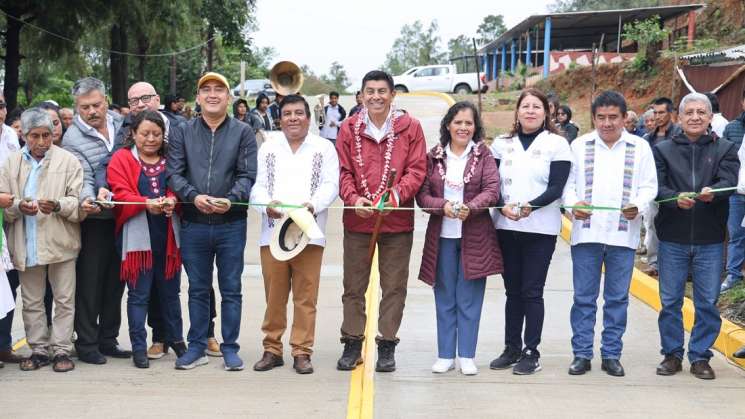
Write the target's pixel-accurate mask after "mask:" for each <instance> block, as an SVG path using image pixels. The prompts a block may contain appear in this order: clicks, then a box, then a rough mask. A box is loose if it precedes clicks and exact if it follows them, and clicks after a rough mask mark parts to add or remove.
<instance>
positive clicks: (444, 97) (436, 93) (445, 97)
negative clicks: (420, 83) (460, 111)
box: [396, 92, 455, 106]
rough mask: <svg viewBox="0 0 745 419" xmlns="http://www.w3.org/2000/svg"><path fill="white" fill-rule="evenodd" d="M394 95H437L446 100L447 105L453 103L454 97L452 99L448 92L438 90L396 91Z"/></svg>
mask: <svg viewBox="0 0 745 419" xmlns="http://www.w3.org/2000/svg"><path fill="white" fill-rule="evenodd" d="M396 96H433V97H439V98H440V99H442V100H444V101H445V102H447V104H448V106H453V105H455V99H453V98H452V97H451V96H450V95H449V94H447V93H440V92H410V93H398V94H397V95H396Z"/></svg>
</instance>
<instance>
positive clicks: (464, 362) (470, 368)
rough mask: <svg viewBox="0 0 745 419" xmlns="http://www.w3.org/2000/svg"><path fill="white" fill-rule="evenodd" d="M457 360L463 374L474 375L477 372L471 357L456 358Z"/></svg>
mask: <svg viewBox="0 0 745 419" xmlns="http://www.w3.org/2000/svg"><path fill="white" fill-rule="evenodd" d="M458 362H459V363H460V372H462V373H463V375H476V374H478V373H479V369H478V368H476V363H475V362H473V358H458Z"/></svg>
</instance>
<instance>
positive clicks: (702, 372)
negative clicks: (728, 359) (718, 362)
mask: <svg viewBox="0 0 745 419" xmlns="http://www.w3.org/2000/svg"><path fill="white" fill-rule="evenodd" d="M691 374H693V376H694V377H696V378H700V379H702V380H713V379H715V378H716V375H715V374H714V370H713V369H711V366H710V365H709V361H706V360H703V359H702V360H701V361H696V362H694V363H693V364H691Z"/></svg>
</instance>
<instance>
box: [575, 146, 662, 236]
mask: <svg viewBox="0 0 745 419" xmlns="http://www.w3.org/2000/svg"><path fill="white" fill-rule="evenodd" d="M572 157H573V162H572V170H571V171H570V172H569V180H568V181H567V184H566V187H565V188H564V205H570V206H571V205H575V204H576V203H577V202H579V201H588V202H590V204H591V205H596V206H603V207H616V208H621V207H624V200H625V201H626V203H627V205H628V204H631V205H636V207H637V208H639V215H638V216H637V217H636V218H635V219H633V220H629V221H624V220H625V218H623V219H622V214H621V211H611V210H595V211H593V212H592V216H591V217H590V221H589V223H585V222H583V221H578V220H574V222H573V224H572V245H575V244H579V243H603V244H607V245H611V246H623V247H629V248H632V249H636V248H637V247H638V246H639V232H640V229H641V224H642V217H641V216H642V214H645V213H647V212H648V211H649V207H650V204H651V203H652V201H654V199H655V198H656V197H657V169H656V168H655V164H654V156H653V155H652V149H651V147H650V146H649V143H648V142H647V141H646V140H644V139H642V138H640V137H637V136H636V135H632V134H629V133H628V132H626V131H624V132H623V134H622V135H621V138H620V139H619V140H618V141H617V142H616V143H615V144H613V147H611V148H608V146H607V145H606V144H605V143H604V142H603V140H602V139H600V136H599V135H598V133H597V131H593V132H591V133H588V134H585V135H583V136H581V137H579V138H577V139H576V140H574V141H573V142H572ZM588 166H591V167H592V168H591V169H590V170H588ZM588 175H591V176H592V178H590V179H588ZM624 193H627V194H628V196H627V197H626V198H624ZM588 196H589V199H588ZM567 212H569V210H567Z"/></svg>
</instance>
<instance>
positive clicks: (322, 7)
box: [253, 0, 553, 90]
mask: <svg viewBox="0 0 745 419" xmlns="http://www.w3.org/2000/svg"><path fill="white" fill-rule="evenodd" d="M551 3H553V1H551V0H517V1H515V0H512V1H509V2H502V1H488V0H486V1H484V0H458V1H438V0H429V1H422V0H369V1H366V2H363V1H355V0H350V1H342V0H311V1H291V0H258V3H257V14H258V23H259V30H258V32H256V33H254V34H253V37H254V42H255V44H256V45H257V46H261V47H274V49H275V50H276V51H277V56H276V57H275V59H274V62H277V61H281V60H290V61H294V62H296V63H298V64H307V65H308V66H310V68H311V69H312V70H313V71H314V72H316V73H317V74H324V73H327V72H328V69H329V66H330V65H331V62H333V61H335V60H336V61H339V62H340V63H341V64H342V65H343V66H344V68H345V69H346V70H347V74H348V75H349V77H350V79H351V80H352V81H353V82H354V84H353V86H352V87H351V88H350V90H354V89H356V88H357V83H359V81H360V80H362V76H364V75H365V73H366V72H367V71H369V70H372V69H374V68H378V67H379V66H381V65H382V64H383V63H384V62H385V56H386V54H387V53H388V51H389V50H390V48H391V46H392V45H393V41H394V40H395V39H396V38H397V37H398V35H399V34H400V32H401V27H402V26H403V25H405V24H411V23H413V22H414V21H416V20H417V19H419V20H421V21H423V22H424V24H425V26H429V22H431V21H432V20H433V19H436V20H437V23H438V24H439V26H440V38H441V39H442V47H443V49H445V48H446V47H447V41H448V39H450V38H455V37H456V36H458V35H460V34H465V35H468V36H474V35H475V34H476V29H477V28H478V26H479V24H480V23H481V21H482V20H483V18H484V16H487V15H490V14H501V15H503V16H504V18H505V23H506V25H507V27H508V28H510V27H512V26H514V25H516V24H517V23H519V22H521V21H522V20H523V19H525V18H526V17H528V16H530V15H534V14H542V13H546V11H547V9H546V6H547V5H549V4H551ZM489 4H491V5H493V6H489Z"/></svg>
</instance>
